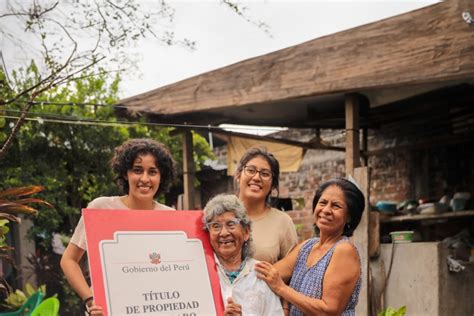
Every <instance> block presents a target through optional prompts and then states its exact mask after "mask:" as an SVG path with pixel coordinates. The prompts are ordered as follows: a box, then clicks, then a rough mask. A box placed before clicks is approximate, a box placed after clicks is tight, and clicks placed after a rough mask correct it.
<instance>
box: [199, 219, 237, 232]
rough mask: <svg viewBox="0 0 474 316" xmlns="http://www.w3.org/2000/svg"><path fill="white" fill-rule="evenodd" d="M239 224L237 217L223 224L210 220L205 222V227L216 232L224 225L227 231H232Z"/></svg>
mask: <svg viewBox="0 0 474 316" xmlns="http://www.w3.org/2000/svg"><path fill="white" fill-rule="evenodd" d="M239 224H240V220H239V219H233V220H230V221H227V222H225V223H224V224H222V223H219V222H210V223H207V224H206V227H207V229H208V230H209V231H211V232H214V233H218V232H220V231H221V230H222V227H224V226H225V229H226V230H228V231H234V230H235V229H236V228H237V225H239Z"/></svg>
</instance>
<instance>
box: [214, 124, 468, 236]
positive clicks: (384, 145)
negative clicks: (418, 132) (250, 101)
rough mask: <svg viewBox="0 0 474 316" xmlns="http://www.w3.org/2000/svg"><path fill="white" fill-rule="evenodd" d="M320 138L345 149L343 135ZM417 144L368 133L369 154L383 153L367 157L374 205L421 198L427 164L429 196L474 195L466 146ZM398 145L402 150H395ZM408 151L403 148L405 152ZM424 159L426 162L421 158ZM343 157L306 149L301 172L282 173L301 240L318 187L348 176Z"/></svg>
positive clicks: (301, 135) (290, 134) (304, 133)
mask: <svg viewBox="0 0 474 316" xmlns="http://www.w3.org/2000/svg"><path fill="white" fill-rule="evenodd" d="M272 136H274V137H283V138H287V139H294V140H299V141H309V140H310V139H311V138H313V137H314V136H315V133H314V131H313V130H310V129H292V130H287V131H283V132H279V133H278V134H275V135H272ZM321 138H322V139H323V140H324V141H325V142H328V143H329V144H331V145H332V146H340V147H344V146H345V133H344V132H341V131H332V130H324V131H322V132H321ZM414 141H416V139H410V137H409V135H403V134H397V129H392V130H388V132H386V131H383V132H382V131H380V130H377V131H370V132H369V135H368V147H369V149H370V150H371V151H373V150H381V152H380V154H377V155H374V156H371V157H369V159H368V166H369V172H370V190H369V191H370V196H369V201H370V203H371V204H372V205H375V203H377V201H380V200H391V201H395V202H401V201H403V200H405V199H418V198H419V197H420V196H417V195H419V194H420V192H417V188H416V185H415V181H416V177H417V174H418V173H420V170H419V169H420V165H423V164H424V163H426V170H427V171H426V172H427V174H429V178H428V179H427V181H426V183H425V184H424V186H425V187H427V192H426V194H427V196H428V197H429V198H432V199H439V198H440V197H441V196H442V195H443V194H444V193H445V192H446V191H447V188H448V187H451V188H454V187H456V183H459V185H458V186H457V187H458V188H457V189H462V190H466V191H469V192H471V193H474V168H473V167H474V153H473V151H472V148H473V146H472V144H471V146H467V145H466V144H461V145H452V146H444V147H433V148H431V149H424V150H421V149H418V150H415V149H413V148H411V149H407V148H410V147H409V145H410V144H411V143H413V142H414ZM394 147H397V148H399V149H396V150H391V148H394ZM404 148H405V149H404ZM215 153H216V156H217V157H218V158H219V160H220V162H222V163H226V154H227V148H226V146H224V147H221V148H216V149H215ZM420 156H423V157H425V160H420ZM344 163H345V154H344V153H343V152H336V151H323V150H308V151H307V152H306V154H305V157H304V159H303V162H302V165H301V167H300V169H299V171H298V172H294V173H281V174H280V188H279V190H280V197H281V198H291V199H292V200H293V211H289V212H288V214H289V215H290V216H291V217H292V218H293V221H294V223H295V225H296V228H297V231H298V235H299V237H300V239H304V238H308V236H311V235H312V233H313V227H312V224H313V222H314V221H313V218H312V210H311V207H312V200H313V196H314V192H315V190H316V189H317V188H318V186H319V184H320V183H322V182H324V181H326V180H329V179H331V178H334V177H339V176H345V166H344Z"/></svg>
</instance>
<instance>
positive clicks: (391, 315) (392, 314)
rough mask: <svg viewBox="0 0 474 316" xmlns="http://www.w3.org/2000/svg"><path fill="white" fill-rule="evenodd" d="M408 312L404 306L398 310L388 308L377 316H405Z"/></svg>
mask: <svg viewBox="0 0 474 316" xmlns="http://www.w3.org/2000/svg"><path fill="white" fill-rule="evenodd" d="M406 311H407V307H406V306H402V307H400V308H399V309H397V310H395V309H393V308H391V307H387V308H386V309H384V310H383V311H381V312H380V313H378V314H377V316H404V315H405V313H406Z"/></svg>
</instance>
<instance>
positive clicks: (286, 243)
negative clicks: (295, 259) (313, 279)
mask: <svg viewBox="0 0 474 316" xmlns="http://www.w3.org/2000/svg"><path fill="white" fill-rule="evenodd" d="M251 227H252V239H253V247H254V250H255V251H254V255H253V258H255V259H257V260H260V261H268V262H270V263H275V262H277V261H278V260H280V259H282V258H283V257H284V256H286V255H287V254H288V253H289V252H290V250H291V249H293V247H294V246H296V244H297V243H298V236H297V235H296V229H295V225H294V224H293V220H292V219H291V217H290V216H289V215H288V214H286V213H285V212H282V211H279V210H277V209H275V208H271V209H270V211H268V212H267V213H266V214H265V215H264V216H263V217H261V218H258V219H256V220H254V219H252V226H251Z"/></svg>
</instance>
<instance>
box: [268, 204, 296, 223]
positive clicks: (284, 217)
mask: <svg viewBox="0 0 474 316" xmlns="http://www.w3.org/2000/svg"><path fill="white" fill-rule="evenodd" d="M269 217H272V218H276V219H278V220H280V221H284V222H288V221H290V222H292V221H293V220H292V219H291V216H290V215H288V214H287V213H285V212H284V211H280V210H278V209H276V208H273V207H272V208H270V212H269Z"/></svg>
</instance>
